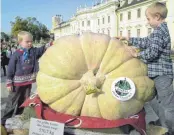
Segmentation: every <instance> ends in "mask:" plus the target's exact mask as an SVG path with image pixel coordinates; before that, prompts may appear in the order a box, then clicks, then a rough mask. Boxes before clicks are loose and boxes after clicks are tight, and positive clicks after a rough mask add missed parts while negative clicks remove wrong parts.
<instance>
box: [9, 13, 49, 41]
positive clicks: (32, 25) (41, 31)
mask: <svg viewBox="0 0 174 135" xmlns="http://www.w3.org/2000/svg"><path fill="white" fill-rule="evenodd" d="M11 24H12V30H11V31H12V35H13V36H14V37H17V34H18V32H19V31H28V32H30V33H31V34H32V35H33V40H34V41H39V40H40V39H41V38H43V39H47V38H49V30H48V29H47V27H46V26H45V25H44V24H41V23H40V22H39V21H37V19H36V18H35V17H28V18H26V19H23V18H21V17H19V16H17V17H16V18H15V22H11Z"/></svg>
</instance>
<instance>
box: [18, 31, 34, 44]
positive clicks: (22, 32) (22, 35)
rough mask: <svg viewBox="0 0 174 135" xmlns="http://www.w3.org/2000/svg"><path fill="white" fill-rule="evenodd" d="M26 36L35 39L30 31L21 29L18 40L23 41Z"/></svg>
mask: <svg viewBox="0 0 174 135" xmlns="http://www.w3.org/2000/svg"><path fill="white" fill-rule="evenodd" d="M24 36H29V37H31V38H32V39H33V36H32V34H31V33H30V32H27V31H20V32H19V33H18V42H20V41H22V40H23V37H24Z"/></svg>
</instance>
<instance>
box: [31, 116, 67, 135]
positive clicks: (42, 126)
mask: <svg viewBox="0 0 174 135" xmlns="http://www.w3.org/2000/svg"><path fill="white" fill-rule="evenodd" d="M63 134H64V124H63V123H58V122H53V121H47V120H41V119H35V118H31V119H30V131H29V135H63Z"/></svg>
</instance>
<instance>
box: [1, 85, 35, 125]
mask: <svg viewBox="0 0 174 135" xmlns="http://www.w3.org/2000/svg"><path fill="white" fill-rule="evenodd" d="M31 87H32V85H31V84H29V85H26V86H14V88H13V91H12V92H10V93H9V95H8V98H7V102H6V108H5V110H4V115H3V116H2V117H1V123H2V124H5V121H6V120H7V119H8V118H11V117H12V116H13V115H17V114H21V113H22V112H23V108H19V107H20V105H21V104H22V103H23V102H24V101H25V100H26V99H27V98H28V97H29V96H30V93H31Z"/></svg>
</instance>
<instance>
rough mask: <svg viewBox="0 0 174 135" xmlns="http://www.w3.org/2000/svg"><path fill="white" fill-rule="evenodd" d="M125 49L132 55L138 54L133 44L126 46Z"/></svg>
mask: <svg viewBox="0 0 174 135" xmlns="http://www.w3.org/2000/svg"><path fill="white" fill-rule="evenodd" d="M126 50H127V51H129V52H130V53H131V55H132V56H133V57H137V56H138V53H137V48H135V47H133V46H126Z"/></svg>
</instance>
